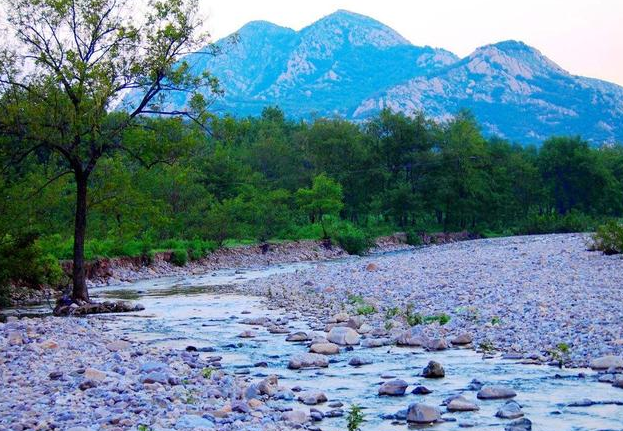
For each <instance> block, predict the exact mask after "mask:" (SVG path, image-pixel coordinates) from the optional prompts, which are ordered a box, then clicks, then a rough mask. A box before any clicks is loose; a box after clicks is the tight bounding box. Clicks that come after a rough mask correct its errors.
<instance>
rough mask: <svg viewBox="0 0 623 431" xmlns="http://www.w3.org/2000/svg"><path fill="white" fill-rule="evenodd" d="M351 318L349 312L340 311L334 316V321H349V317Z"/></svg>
mask: <svg viewBox="0 0 623 431" xmlns="http://www.w3.org/2000/svg"><path fill="white" fill-rule="evenodd" d="M349 318H350V316H349V315H348V313H338V314H336V315H335V316H333V319H332V320H333V321H334V322H335V323H342V322H348V319H349Z"/></svg>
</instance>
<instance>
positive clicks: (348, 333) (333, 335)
mask: <svg viewBox="0 0 623 431" xmlns="http://www.w3.org/2000/svg"><path fill="white" fill-rule="evenodd" d="M360 338H361V336H360V335H359V334H358V333H357V331H355V330H354V329H352V328H348V327H344V326H338V327H334V328H332V329H331V331H329V335H327V340H329V341H330V342H332V343H335V344H339V345H341V346H352V345H355V344H359V339H360Z"/></svg>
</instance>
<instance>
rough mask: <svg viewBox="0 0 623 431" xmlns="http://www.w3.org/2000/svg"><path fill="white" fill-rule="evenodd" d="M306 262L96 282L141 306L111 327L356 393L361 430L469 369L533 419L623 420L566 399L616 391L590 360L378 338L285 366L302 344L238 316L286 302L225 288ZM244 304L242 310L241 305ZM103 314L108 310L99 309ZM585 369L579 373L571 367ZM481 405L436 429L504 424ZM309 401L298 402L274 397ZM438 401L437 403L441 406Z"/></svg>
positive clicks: (566, 425)
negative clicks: (543, 360) (396, 385)
mask: <svg viewBox="0 0 623 431" xmlns="http://www.w3.org/2000/svg"><path fill="white" fill-rule="evenodd" d="M309 265H312V264H295V265H282V266H276V267H271V268H268V269H264V270H249V271H217V272H215V273H213V274H210V275H208V276H197V277H185V278H169V279H159V280H156V281H143V282H139V283H136V284H134V285H131V286H125V287H117V288H103V289H95V290H94V291H93V293H94V294H95V295H97V296H99V297H100V298H122V297H124V298H129V297H131V298H132V299H137V300H139V301H140V302H141V303H142V304H144V305H145V307H146V310H145V311H143V312H140V313H135V314H130V315H127V314H126V315H119V316H116V317H115V318H114V319H113V320H112V322H113V325H115V326H117V327H118V328H119V330H121V331H122V332H124V333H125V334H127V335H128V336H130V337H132V338H139V339H142V340H146V341H149V342H151V343H154V344H155V345H162V346H167V347H173V348H180V349H183V348H185V347H186V346H188V345H193V346H195V347H198V348H201V347H213V348H214V353H202V355H206V356H210V355H218V356H222V357H223V361H222V363H223V366H224V367H225V369H229V370H232V371H234V372H237V373H241V374H244V373H247V372H248V373H250V375H251V376H253V377H255V378H257V379H260V378H262V377H263V376H266V375H268V374H277V375H278V376H279V377H280V385H283V386H286V387H290V388H291V387H294V386H300V387H302V388H303V389H304V390H305V389H314V390H322V391H323V392H325V393H326V395H327V397H328V398H329V401H330V402H331V401H341V402H342V403H344V409H347V408H348V406H349V405H350V404H353V403H356V404H359V405H361V406H362V407H364V408H365V415H366V422H365V424H364V425H363V426H362V430H364V431H373V430H374V431H377V430H406V429H408V426H407V425H406V424H405V423H404V422H400V423H399V424H392V421H389V420H383V419H381V417H380V416H381V415H382V414H392V413H395V412H397V411H398V410H401V409H405V408H406V407H407V406H408V405H409V404H410V403H412V402H426V403H427V404H431V405H439V404H440V403H441V402H442V400H444V399H445V398H447V397H448V396H450V395H454V394H457V393H461V392H463V391H464V390H465V388H466V387H467V385H468V384H469V382H470V381H471V380H472V379H474V378H477V379H479V380H480V381H482V382H484V383H500V384H503V385H508V386H511V387H513V388H514V389H515V390H516V391H517V393H518V396H517V397H516V398H515V400H516V401H518V402H519V403H520V404H522V405H523V406H524V409H523V410H524V412H525V414H526V417H528V418H529V419H530V420H532V422H533V429H534V430H540V431H552V430H561V431H562V430H565V431H566V430H568V431H580V430H623V406H617V405H596V406H592V407H567V405H568V404H569V403H571V402H574V401H580V400H582V399H584V398H590V399H592V400H593V401H610V400H615V401H623V390H621V389H616V388H613V387H612V386H610V385H608V384H604V383H598V382H597V381H596V374H595V373H593V372H592V371H590V370H577V369H576V370H559V369H557V368H552V367H548V366H531V365H520V364H517V363H514V362H512V361H505V360H501V359H488V360H483V359H482V357H481V356H480V355H479V354H477V353H475V352H473V351H471V350H466V349H453V350H447V351H443V352H425V351H423V350H422V349H418V348H398V347H381V348H376V349H362V348H359V347H356V348H355V349H354V351H351V352H343V353H341V354H340V355H336V356H333V357H331V359H332V362H331V364H330V365H329V368H327V369H321V370H303V371H293V370H288V369H287V362H288V359H289V357H290V356H291V355H293V354H296V353H302V352H305V351H307V349H306V346H305V345H304V344H301V343H288V342H286V341H285V335H283V334H270V333H268V331H267V330H266V329H265V328H263V327H251V326H249V325H243V324H241V323H240V320H242V319H244V318H247V317H260V316H268V317H278V316H283V315H286V314H288V311H287V310H267V309H266V308H265V307H264V306H263V305H262V299H261V298H257V297H249V296H241V295H239V294H235V293H231V289H230V288H228V286H231V285H232V284H235V283H238V282H241V281H246V280H250V279H254V278H257V277H263V276H266V275H269V274H273V273H276V272H288V271H296V270H297V269H298V268H304V267H308V266H309ZM243 311H246V312H249V314H242V312H243ZM104 318H106V317H104ZM288 326H289V329H290V330H292V331H296V330H309V327H308V326H307V324H306V323H305V322H304V321H301V320H291V321H290V324H289V325H288ZM247 329H253V330H255V331H256V332H257V334H258V336H257V337H256V338H252V339H241V338H238V337H237V335H238V334H239V333H240V332H242V331H243V330H247ZM355 355H357V356H362V357H367V358H370V359H371V360H372V361H373V363H372V364H371V365H365V366H363V367H360V368H353V367H351V366H349V365H348V360H349V359H350V358H351V357H352V356H355ZM429 360H436V361H438V362H440V363H442V364H443V366H444V368H445V370H446V377H445V378H443V379H439V380H431V379H423V378H421V377H419V376H418V374H419V373H420V372H421V370H422V368H423V367H424V366H425V365H426V364H427V363H428V361H429ZM258 362H266V363H267V364H268V367H266V368H255V367H254V366H253V364H255V363H258ZM581 372H582V373H586V375H587V377H586V378H580V377H578V374H579V373H581ZM384 374H391V375H393V376H396V378H401V379H404V380H406V381H407V382H408V383H409V385H410V386H409V388H408V389H407V393H408V394H407V395H405V396H404V397H379V396H378V395H377V390H378V384H379V383H380V382H381V381H382V380H383V379H382V378H381V375H384ZM418 384H422V385H425V386H426V387H428V388H429V389H432V390H433V393H432V394H430V395H425V396H422V395H413V394H410V393H409V392H410V391H411V390H412V389H413V387H415V385H418ZM463 395H464V396H465V397H466V398H468V399H469V400H471V401H476V393H475V392H471V391H464V392H463ZM476 402H477V404H478V405H479V406H480V411H477V412H469V413H467V412H466V413H447V414H445V415H444V418H445V419H446V420H448V419H453V418H454V419H456V421H455V422H445V423H440V424H437V425H434V426H433V429H438V430H456V429H459V426H460V425H461V424H463V425H464V424H465V423H466V422H471V423H472V424H473V425H475V427H474V429H478V430H503V429H504V426H505V424H506V423H508V422H509V421H507V420H503V419H498V418H496V417H495V412H496V411H497V409H498V408H499V407H500V406H502V405H503V404H504V401H480V400H478V401H476ZM275 404H277V405H283V406H284V407H287V406H290V407H293V408H299V409H304V410H307V409H308V407H307V406H304V405H302V404H299V403H297V402H282V401H279V402H275ZM316 408H318V409H319V410H321V411H328V410H331V409H330V408H329V407H327V405H326V404H323V405H320V406H316ZM443 410H445V408H443V407H442V411H443ZM345 423H346V419H345V418H332V419H330V418H325V419H324V420H323V421H322V422H320V423H318V425H319V426H320V428H322V429H324V430H335V431H337V430H343V429H345Z"/></svg>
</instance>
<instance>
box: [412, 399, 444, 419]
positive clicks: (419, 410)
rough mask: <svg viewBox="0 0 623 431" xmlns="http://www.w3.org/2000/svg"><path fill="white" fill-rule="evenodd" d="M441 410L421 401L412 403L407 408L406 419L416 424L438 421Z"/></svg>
mask: <svg viewBox="0 0 623 431" xmlns="http://www.w3.org/2000/svg"><path fill="white" fill-rule="evenodd" d="M440 420H441V411H440V410H439V409H438V408H437V407H434V406H429V405H427V404H422V403H413V404H411V405H409V408H408V409H407V421H408V422H413V423H416V424H428V423H434V422H439V421H440Z"/></svg>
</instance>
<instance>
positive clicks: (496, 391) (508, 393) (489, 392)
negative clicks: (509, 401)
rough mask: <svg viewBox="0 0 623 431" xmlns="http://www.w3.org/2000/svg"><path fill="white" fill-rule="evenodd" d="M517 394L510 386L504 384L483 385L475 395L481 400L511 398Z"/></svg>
mask: <svg viewBox="0 0 623 431" xmlns="http://www.w3.org/2000/svg"><path fill="white" fill-rule="evenodd" d="M515 396H517V392H515V391H514V390H512V389H511V388H507V387H504V386H484V387H483V388H482V389H481V390H480V391H478V395H477V397H478V398H479V399H481V400H500V399H504V398H513V397H515Z"/></svg>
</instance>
